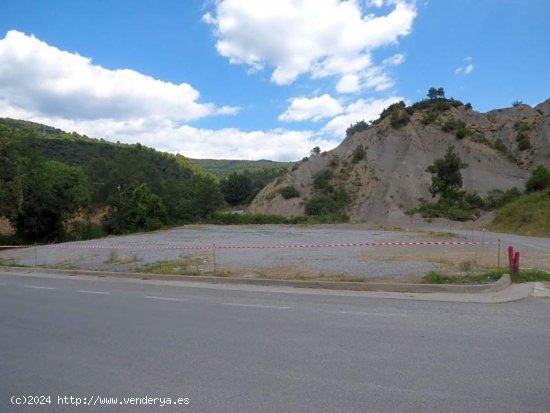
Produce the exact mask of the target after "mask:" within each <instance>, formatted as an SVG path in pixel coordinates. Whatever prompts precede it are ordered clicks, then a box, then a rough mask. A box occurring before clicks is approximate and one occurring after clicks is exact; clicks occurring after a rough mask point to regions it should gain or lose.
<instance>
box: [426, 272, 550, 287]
mask: <svg viewBox="0 0 550 413" xmlns="http://www.w3.org/2000/svg"><path fill="white" fill-rule="evenodd" d="M506 273H507V271H490V272H486V273H483V274H467V275H449V274H443V273H440V272H437V271H431V272H429V273H428V274H426V275H425V276H424V277H423V278H422V282H423V283H426V284H460V285H463V284H488V283H492V282H495V281H497V280H498V279H500V277H502V275H503V274H506ZM510 278H511V280H512V282H513V283H514V284H520V283H524V282H534V281H546V282H550V272H547V271H541V270H523V271H520V272H519V273H517V274H513V273H512V274H510Z"/></svg>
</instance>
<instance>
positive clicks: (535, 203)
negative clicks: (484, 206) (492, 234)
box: [488, 190, 550, 237]
mask: <svg viewBox="0 0 550 413" xmlns="http://www.w3.org/2000/svg"><path fill="white" fill-rule="evenodd" d="M488 228H489V229H491V230H492V231H498V232H507V233H514V234H521V235H533V236H543V237H550V191H549V190H547V191H543V192H538V193H533V194H528V195H523V196H521V197H520V198H518V199H516V200H515V201H512V202H510V203H508V204H506V205H504V206H503V207H502V208H500V209H499V210H498V211H497V213H496V216H495V219H494V220H493V222H492V223H491V224H490V225H489V226H488Z"/></svg>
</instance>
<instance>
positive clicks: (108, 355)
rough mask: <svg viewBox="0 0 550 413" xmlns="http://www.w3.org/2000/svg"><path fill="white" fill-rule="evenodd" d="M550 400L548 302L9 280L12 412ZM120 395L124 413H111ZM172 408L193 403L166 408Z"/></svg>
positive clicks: (5, 324) (2, 372) (3, 366)
mask: <svg viewBox="0 0 550 413" xmlns="http://www.w3.org/2000/svg"><path fill="white" fill-rule="evenodd" d="M549 388H550V300H548V299H546V300H545V299H537V298H529V299H526V300H522V301H520V302H515V303H505V304H493V305H484V304H460V303H438V302H421V301H408V300H392V299H377V298H371V297H361V296H359V295H349V294H342V295H334V294H311V293H309V294H306V293H302V292H296V293H292V294H291V293H280V292H275V290H274V291H273V292H265V291H264V292H260V291H247V290H234V289H228V288H223V287H222V288H220V287H210V288H206V287H202V286H200V284H197V285H196V286H193V287H182V286H175V285H171V284H162V283H158V284H157V283H153V282H140V281H125V280H115V279H108V278H106V279H87V278H85V277H54V276H19V275H15V274H0V411H1V412H35V411H37V412H78V411H89V412H103V411H116V412H137V411H140V412H141V411H147V412H151V411H152V412H156V411H161V412H172V411H178V412H179V411H182V412H186V411H189V412H239V413H242V412H392V413H393V412H522V413H524V412H533V413H534V412H545V413H546V412H548V411H549V406H550V392H549ZM12 396H17V397H19V399H17V400H15V399H13V400H15V401H19V402H20V403H21V402H22V400H23V397H24V396H50V403H49V404H48V402H47V400H48V399H46V398H43V399H42V400H39V399H35V401H43V402H45V403H46V404H45V405H42V406H36V405H33V406H31V405H13V404H12V403H11V401H10V399H11V398H12ZM65 396H66V398H65ZM71 396H72V397H73V400H72V401H73V403H76V402H77V400H79V401H80V403H84V402H86V403H90V402H91V403H92V404H93V403H96V405H95V406H83V405H80V406H75V405H74V404H73V405H70V404H68V403H70V402H71V399H70V397H71ZM59 397H60V398H61V399H60V398H59ZM109 397H116V398H117V403H118V404H117V405H116V407H113V406H110V407H105V406H99V404H100V402H105V400H104V398H109ZM124 397H125V398H139V399H140V402H141V403H144V402H149V403H151V402H152V400H153V399H152V398H159V399H158V400H156V401H155V403H156V405H151V404H149V405H147V406H143V405H142V406H136V405H125V404H121V403H125V402H128V401H129V400H124V399H123V398H124ZM146 397H149V398H150V399H148V400H146V399H145V398H146ZM168 397H169V398H171V401H172V402H174V401H180V402H181V403H183V404H181V405H179V406H174V405H165V406H164V407H161V406H160V403H162V401H161V400H160V398H163V401H164V403H166V402H167V399H166V398H168ZM77 398H79V399H77ZM178 398H181V400H177V399H178ZM186 398H187V399H188V404H185V399H186ZM134 402H135V403H137V402H138V401H137V400H135V401H134Z"/></svg>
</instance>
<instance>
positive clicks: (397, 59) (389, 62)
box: [382, 53, 405, 66]
mask: <svg viewBox="0 0 550 413" xmlns="http://www.w3.org/2000/svg"><path fill="white" fill-rule="evenodd" d="M404 61H405V55H404V54H401V53H397V54H394V55H393V56H390V57H388V58H387V59H384V61H383V62H382V64H383V65H386V66H399V65H400V64H402V63H403V62H404Z"/></svg>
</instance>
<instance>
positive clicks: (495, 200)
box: [484, 188, 521, 211]
mask: <svg viewBox="0 0 550 413" xmlns="http://www.w3.org/2000/svg"><path fill="white" fill-rule="evenodd" d="M520 196H521V193H520V192H519V189H517V188H512V189H509V190H508V191H506V192H503V191H501V190H500V189H493V190H491V191H489V192H488V193H487V196H486V197H485V206H484V209H485V210H487V211H491V210H493V209H496V208H500V207H502V206H503V205H506V204H508V203H509V202H512V201H514V200H516V199H517V198H519V197H520Z"/></svg>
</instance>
